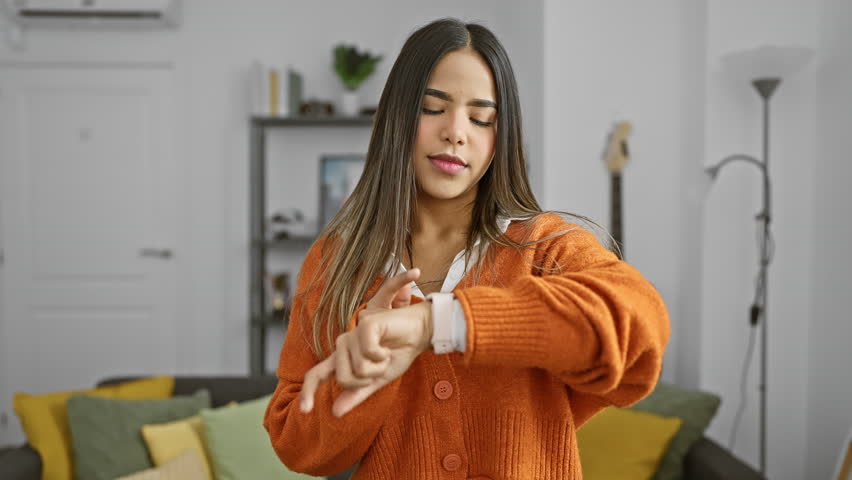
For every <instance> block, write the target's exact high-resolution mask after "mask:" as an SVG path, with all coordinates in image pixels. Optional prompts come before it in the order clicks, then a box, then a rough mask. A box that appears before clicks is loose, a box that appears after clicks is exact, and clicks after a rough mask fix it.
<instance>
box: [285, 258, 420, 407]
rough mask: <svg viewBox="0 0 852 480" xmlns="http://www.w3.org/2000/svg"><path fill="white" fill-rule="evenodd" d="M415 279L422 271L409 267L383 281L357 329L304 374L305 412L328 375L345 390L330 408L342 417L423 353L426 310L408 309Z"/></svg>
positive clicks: (302, 398)
mask: <svg viewBox="0 0 852 480" xmlns="http://www.w3.org/2000/svg"><path fill="white" fill-rule="evenodd" d="M419 276H420V271H419V270H418V269H412V270H409V271H407V272H404V273H401V274H399V275H396V276H394V277H391V278H389V279H388V280H386V281H385V283H384V284H383V285H382V286H381V287H380V288H379V290H378V291H377V292H376V294H375V295H374V296H373V298H372V299H370V301H369V302H367V306H366V308H364V309H363V310H362V311H361V312H359V323H358V326H357V327H356V328H355V329H353V330H351V331H349V332H346V333H343V334H341V335H340V336H339V337H338V338H337V341H336V345H335V351H334V352H333V353H332V354H331V355H330V356H329V357H328V358H326V359H325V360H323V361H322V362H320V363H318V364H317V365H315V366H314V367H313V368H311V369H310V370H309V371H308V372H307V373H306V374H305V379H304V382H303V384H302V392H301V410H302V411H303V412H310V411H311V410H312V409H313V397H314V393H315V392H316V389H317V388H318V387H319V385H320V384H322V383H323V382H325V381H327V380H329V379H330V378H331V376H332V374H335V378H336V380H337V383H338V384H339V385H340V386H341V387H342V388H344V389H345V391H344V392H343V393H342V394H341V395H340V396H339V398H338V399H337V400H336V401H335V404H334V407H333V412H334V414H335V415H337V416H342V415H343V414H345V413H346V412H348V411H349V410H351V409H352V408H354V407H355V406H356V405H358V404H360V403H361V402H362V401H364V400H365V399H366V398H367V397H369V396H370V395H372V394H373V393H374V392H376V391H377V390H379V389H380V388H381V387H383V386H384V385H386V384H388V383H390V382H391V381H392V380H394V379H395V378H397V377H399V376H400V375H402V374H403V373H405V371H406V370H407V369H408V367H409V366H410V365H411V362H413V361H414V359H415V358H416V357H417V355H419V354H420V353H421V352H422V350H423V341H422V338H423V337H424V336H431V329H429V328H428V327H429V326H428V325H426V323H427V320H428V319H426V318H423V317H424V314H423V312H422V311H423V310H426V306H425V305H416V306H414V307H411V306H410V304H411V285H412V282H413V281H414V280H416V279H417V278H419ZM426 329H428V330H429V332H428V333H424V330H426ZM427 344H428V342H427ZM427 346H428V345H427Z"/></svg>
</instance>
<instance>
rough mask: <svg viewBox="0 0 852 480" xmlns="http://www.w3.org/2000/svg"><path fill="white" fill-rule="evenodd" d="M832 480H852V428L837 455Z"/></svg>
mask: <svg viewBox="0 0 852 480" xmlns="http://www.w3.org/2000/svg"><path fill="white" fill-rule="evenodd" d="M831 479H832V480H852V428H850V429H849V433H847V434H846V438H845V441H844V442H843V444H842V445H841V447H840V452H839V454H838V455H837V466H836V467H835V468H834V475H832V477H831Z"/></svg>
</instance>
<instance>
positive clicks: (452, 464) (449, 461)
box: [441, 453, 462, 472]
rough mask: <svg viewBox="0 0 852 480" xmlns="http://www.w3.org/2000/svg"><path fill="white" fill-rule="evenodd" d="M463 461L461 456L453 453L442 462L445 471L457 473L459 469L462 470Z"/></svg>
mask: <svg viewBox="0 0 852 480" xmlns="http://www.w3.org/2000/svg"><path fill="white" fill-rule="evenodd" d="M461 464H462V459H461V457H460V456H458V455H456V454H455V453H451V454H449V455H447V456H446V457H444V460H442V461H441V465H443V466H444V470H446V471H448V472H455V471H456V470H458V469H459V468H461Z"/></svg>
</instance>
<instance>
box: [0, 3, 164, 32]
mask: <svg viewBox="0 0 852 480" xmlns="http://www.w3.org/2000/svg"><path fill="white" fill-rule="evenodd" d="M2 2H3V6H4V8H5V10H6V13H7V14H8V15H9V16H10V17H11V18H12V20H13V21H15V22H16V23H18V24H19V25H21V26H26V27H57V28H62V27H94V28H97V27H130V28H134V27H140V28H146V27H147V28H169V27H176V26H177V25H178V24H179V23H180V22H179V21H180V0H2Z"/></svg>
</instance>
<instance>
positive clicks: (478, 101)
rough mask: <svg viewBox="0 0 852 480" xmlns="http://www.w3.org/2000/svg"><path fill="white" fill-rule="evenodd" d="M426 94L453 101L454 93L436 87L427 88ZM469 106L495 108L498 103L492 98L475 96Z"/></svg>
mask: <svg viewBox="0 0 852 480" xmlns="http://www.w3.org/2000/svg"><path fill="white" fill-rule="evenodd" d="M426 95H431V96H433V97H438V98H440V99H441V100H446V101H448V102H452V101H453V97H452V95H450V94H449V93H447V92H442V91H441V90H436V89H434V88H427V89H426ZM467 104H468V106H471V107H491V108H493V109H495V110H496V109H497V104H496V103H494V102H492V101H491V100H483V99H481V98H474V99H473V100H471V101H469V102H467Z"/></svg>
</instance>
